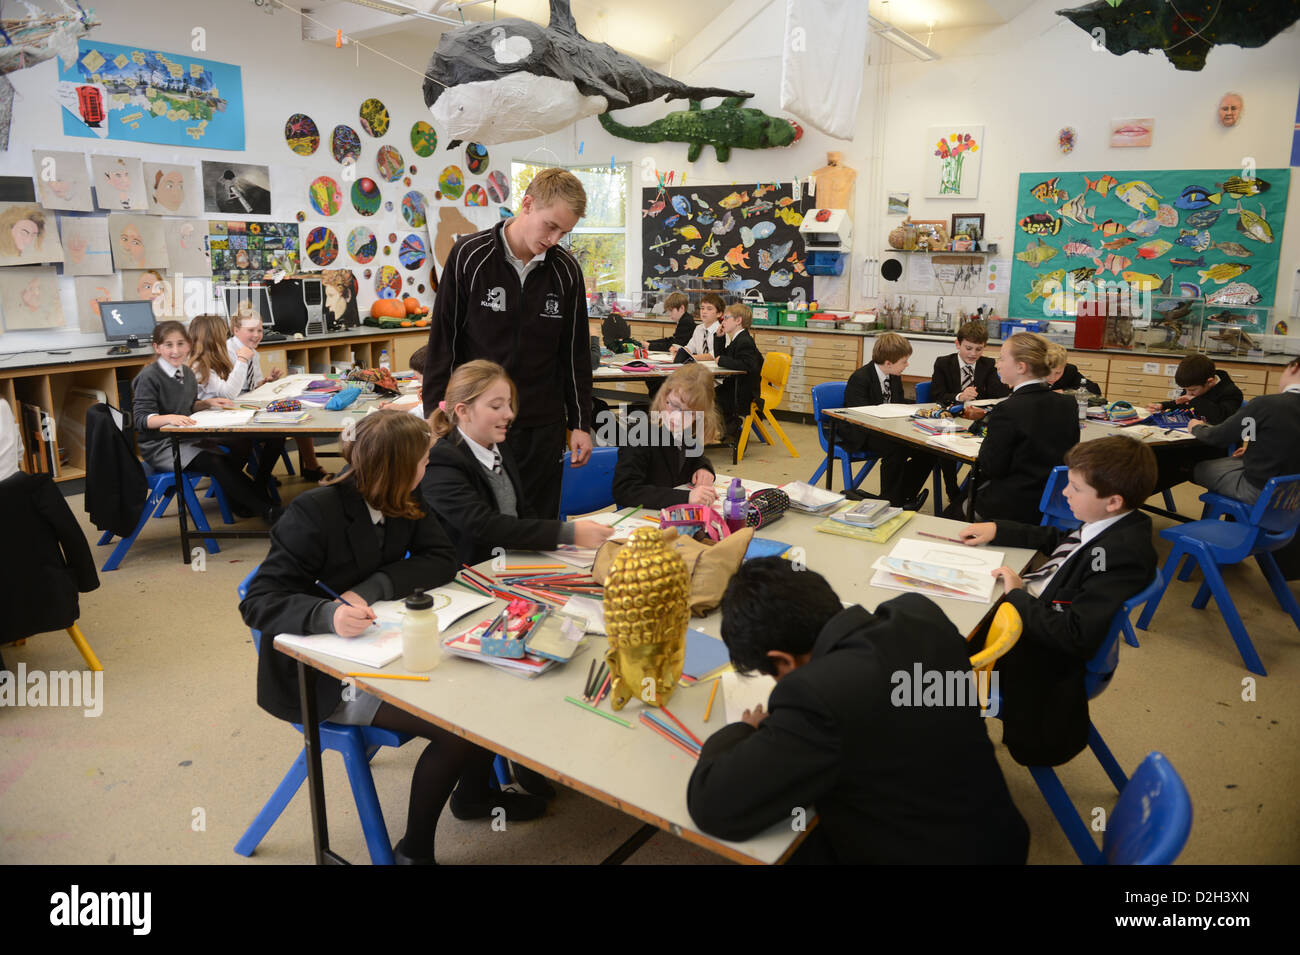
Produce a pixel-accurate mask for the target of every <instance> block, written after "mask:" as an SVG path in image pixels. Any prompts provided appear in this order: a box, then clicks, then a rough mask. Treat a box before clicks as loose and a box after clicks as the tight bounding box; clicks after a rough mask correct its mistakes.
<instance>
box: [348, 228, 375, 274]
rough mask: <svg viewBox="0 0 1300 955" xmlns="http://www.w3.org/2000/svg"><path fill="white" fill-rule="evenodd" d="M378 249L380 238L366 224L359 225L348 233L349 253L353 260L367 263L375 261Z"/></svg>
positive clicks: (361, 263) (362, 263)
mask: <svg viewBox="0 0 1300 955" xmlns="http://www.w3.org/2000/svg"><path fill="white" fill-rule="evenodd" d="M377 251H379V240H378V239H376V238H375V234H374V233H373V232H371V231H370V229H368V228H367V227H366V226H363V225H359V226H357V227H356V228H355V229H353V230H352V231H351V232H349V233H348V255H350V256H352V261H354V262H356V263H358V264H360V265H366V264H368V263H370V262H372V261H374V258H375V253H376V252H377Z"/></svg>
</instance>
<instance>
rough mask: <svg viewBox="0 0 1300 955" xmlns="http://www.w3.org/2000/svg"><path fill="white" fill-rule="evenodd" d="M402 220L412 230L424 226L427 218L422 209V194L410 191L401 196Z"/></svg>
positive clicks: (414, 190) (417, 191)
mask: <svg viewBox="0 0 1300 955" xmlns="http://www.w3.org/2000/svg"><path fill="white" fill-rule="evenodd" d="M402 218H403V219H405V220H406V224H407V225H409V226H410V227H411V228H412V229H418V228H420V227H421V226H423V225H424V224H425V222H426V221H427V217H426V214H425V209H424V193H422V192H420V191H419V190H417V189H412V190H411V191H410V192H408V193H407V194H406V195H404V196H402Z"/></svg>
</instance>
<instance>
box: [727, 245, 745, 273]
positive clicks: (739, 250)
mask: <svg viewBox="0 0 1300 955" xmlns="http://www.w3.org/2000/svg"><path fill="white" fill-rule="evenodd" d="M727 261H728V262H730V263H731V264H732V265H734V266H735V267H736V268H738V269H747V268H749V253H748V252H746V251H745V247H744V246H743V245H738V246H736V247H735V248H733V249H729V250H728V251H727Z"/></svg>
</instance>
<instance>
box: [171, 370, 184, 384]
mask: <svg viewBox="0 0 1300 955" xmlns="http://www.w3.org/2000/svg"><path fill="white" fill-rule="evenodd" d="M173 377H174V378H175V379H176V380H177V381H179V382H180V383H181V384H182V385H183V384H185V376H184V375H182V374H181V370H180V369H179V368H177V369H176V374H175V375H174V376H173Z"/></svg>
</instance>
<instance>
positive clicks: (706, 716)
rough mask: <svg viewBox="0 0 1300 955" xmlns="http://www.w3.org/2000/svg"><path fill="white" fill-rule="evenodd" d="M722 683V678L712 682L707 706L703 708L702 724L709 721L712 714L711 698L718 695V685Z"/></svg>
mask: <svg viewBox="0 0 1300 955" xmlns="http://www.w3.org/2000/svg"><path fill="white" fill-rule="evenodd" d="M721 682H722V677H718V678H717V679H715V680H714V681H713V689H711V690H710V691H709V705H708V706H706V707H705V708H704V722H706V723H707V722H708V721H709V716H710V714H712V713H713V698H714V697H715V696H717V695H718V684H719V683H721Z"/></svg>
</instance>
